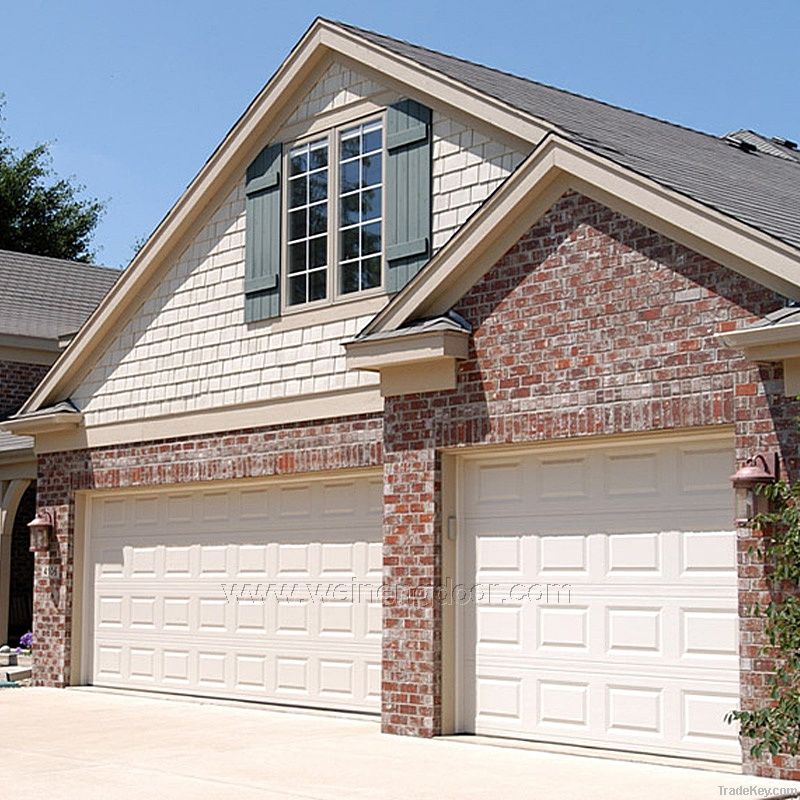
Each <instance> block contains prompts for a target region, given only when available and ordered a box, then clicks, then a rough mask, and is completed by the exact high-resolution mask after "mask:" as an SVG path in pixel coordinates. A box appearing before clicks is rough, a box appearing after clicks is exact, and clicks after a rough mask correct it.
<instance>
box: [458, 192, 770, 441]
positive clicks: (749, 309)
mask: <svg viewBox="0 0 800 800" xmlns="http://www.w3.org/2000/svg"><path fill="white" fill-rule="evenodd" d="M782 305H783V298H782V297H781V296H780V295H778V294H776V293H774V292H772V291H770V290H769V289H767V288H765V287H763V286H760V285H759V284H757V283H755V282H754V281H753V280H751V279H750V278H747V277H746V276H743V275H741V274H739V273H737V272H735V271H733V270H731V269H729V268H727V267H725V266H723V265H720V264H717V263H715V262H714V261H712V260H710V259H709V258H707V257H705V256H703V255H701V254H698V253H696V252H693V251H691V250H689V249H688V248H686V247H685V246H683V245H681V244H679V243H677V242H674V241H671V240H670V239H668V238H667V237H665V236H663V235H661V234H658V233H657V232H655V231H653V230H651V229H649V228H647V227H645V226H644V225H642V224H641V223H639V222H637V221H635V220H632V219H630V218H629V217H626V216H624V215H622V214H620V213H619V212H616V211H613V210H612V209H610V208H608V207H606V206H604V205H602V204H600V203H598V202H596V201H594V200H592V199H590V198H588V197H585V196H583V195H580V194H578V193H575V192H568V193H566V194H565V195H564V196H562V197H561V198H560V199H558V200H557V201H556V203H555V204H554V205H553V206H552V207H551V208H550V209H548V211H547V212H546V213H545V214H544V215H543V216H542V217H541V219H540V220H539V221H538V222H536V223H535V224H534V225H533V226H532V227H531V228H530V229H529V230H527V231H526V232H525V233H524V234H523V236H522V237H521V238H520V239H519V240H518V241H517V242H516V243H515V244H514V245H513V246H512V247H511V249H510V250H509V251H508V252H507V253H506V254H505V255H504V256H502V257H501V258H500V259H499V260H498V261H497V262H496V263H495V264H494V265H493V266H492V267H491V268H490V269H489V270H488V271H487V272H486V274H485V275H484V276H483V277H482V278H481V279H480V280H479V281H477V282H476V283H475V284H474V285H473V286H472V287H471V288H470V289H469V290H468V291H467V292H466V293H465V294H464V296H463V297H462V298H461V299H460V300H459V302H458V303H457V304H456V306H455V311H456V312H457V313H459V314H460V315H462V316H463V317H464V318H465V319H466V320H467V321H468V322H469V323H470V325H471V326H472V341H471V346H470V353H469V356H468V357H467V359H466V360H464V361H463V362H462V363H461V366H460V369H459V376H458V387H457V391H456V392H455V393H451V395H449V396H448V400H447V403H446V404H445V406H444V407H443V409H442V413H443V414H445V415H448V419H451V417H450V416H449V415H450V414H451V409H450V407H449V406H453V407H463V405H464V404H465V403H478V404H479V405H481V406H484V404H485V407H484V408H481V409H479V410H478V411H477V412H474V413H475V414H476V415H477V416H481V415H482V414H485V413H487V412H486V408H488V414H489V415H490V416H493V415H500V416H502V415H507V414H515V413H524V412H525V411H526V410H534V409H535V410H536V412H537V413H541V414H542V415H546V414H547V413H552V414H556V413H560V412H562V411H566V410H567V409H574V410H575V411H577V412H580V410H583V412H584V413H585V412H586V409H590V408H591V407H593V406H596V405H598V404H602V405H603V410H602V412H601V413H602V414H612V415H615V416H619V415H622V416H625V415H628V414H630V413H631V412H630V409H631V406H632V404H635V403H642V404H643V405H644V404H646V403H651V402H653V403H656V404H658V403H659V402H661V401H663V403H664V406H663V415H664V416H663V418H661V419H659V420H642V421H641V427H650V426H654V427H672V425H673V424H675V421H674V420H672V419H671V418H670V404H669V400H670V396H671V395H670V393H669V392H667V393H666V394H663V393H662V391H663V390H662V387H663V386H664V385H667V384H672V385H673V386H674V387H675V390H674V391H675V392H676V393H678V392H677V389H678V387H680V392H682V393H683V394H692V393H695V394H696V395H697V397H696V399H697V405H698V408H699V407H708V406H709V405H711V404H713V403H715V402H719V400H718V398H717V396H716V394H715V393H718V395H719V396H720V397H721V396H722V395H724V394H727V395H730V393H731V392H732V387H733V376H732V372H733V370H735V369H736V368H737V366H736V363H737V362H736V360H737V359H741V356H740V355H739V354H734V353H732V351H731V350H730V348H728V347H727V346H726V345H725V344H724V343H723V342H721V341H720V340H719V339H718V338H717V337H716V335H715V334H717V333H718V332H719V331H720V330H723V329H725V328H726V327H731V326H735V325H736V324H740V323H743V322H746V321H750V320H755V319H760V318H761V317H762V316H764V315H765V314H767V313H769V312H770V311H773V310H774V309H776V308H780V307H781V306H782ZM726 413H728V414H729V415H730V413H731V412H730V409H728V412H726ZM467 416H469V415H467ZM594 424H600V421H599V420H596V421H595V422H593V421H592V419H591V418H589V417H588V416H587V417H585V419H584V425H585V426H586V427H585V428H584V429H583V430H582V431H581V432H582V433H589V432H592V430H593V426H594ZM692 424H703V423H702V420H700V418H699V417H698V419H697V420H696V421H695V422H694V423H692ZM626 425H629V426H630V425H633V426H634V427H638V426H637V425H636V422H635V420H634V421H632V420H628V421H627V422H626ZM574 434H575V431H570V432H559V431H548V432H546V433H542V436H543V437H544V438H550V437H552V436H557V435H574Z"/></svg>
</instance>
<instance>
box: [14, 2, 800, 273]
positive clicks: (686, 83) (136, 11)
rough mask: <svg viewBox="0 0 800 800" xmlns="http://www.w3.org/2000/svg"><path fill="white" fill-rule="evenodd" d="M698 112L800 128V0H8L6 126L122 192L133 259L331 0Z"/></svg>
mask: <svg viewBox="0 0 800 800" xmlns="http://www.w3.org/2000/svg"><path fill="white" fill-rule="evenodd" d="M318 14H319V15H322V16H326V17H330V18H333V19H342V20H344V21H347V22H351V23H353V24H356V25H360V26H362V27H367V28H372V29H373V30H378V31H381V32H383V33H387V34H389V35H392V36H395V37H398V38H402V39H408V40H410V41H413V42H416V43H419V44H423V45H426V46H429V47H432V48H434V49H438V50H443V51H444V52H449V53H453V54H456V55H460V56H463V57H465V58H469V59H472V60H474V61H479V62H482V63H485V64H489V65H491V66H495V67H498V68H500V69H504V70H508V71H510V72H515V73H517V74H520V75H524V76H527V77H530V78H534V79H536V80H540V81H543V82H545V83H550V84H554V85H556V86H560V87H563V88H566V89H570V90H572V91H576V92H580V93H582V94H586V95H590V96H592V97H596V98H599V99H602V100H606V101H608V102H610V103H615V104H617V105H621V106H625V107H629V108H634V109H636V110H638V111H642V112H645V113H648V114H652V115H654V116H658V117H662V118H665V119H669V120H672V121H674V122H678V123H682V124H684V125H689V126H691V127H695V128H699V129H702V130H706V131H710V132H713V133H725V132H727V131H729V130H732V129H735V128H739V127H748V128H754V129H756V130H759V131H762V132H764V133H766V134H768V135H773V136H786V137H788V138H792V139H797V138H798V137H800V102H798V101H799V100H800V96H799V95H798V86H800V81H799V80H798V58H797V46H798V45H797V43H798V41H799V40H800V4H799V3H797V2H796V0H792V1H791V2H787V1H785V0H775V1H774V2H771V3H769V4H768V5H764V6H762V5H761V4H758V3H753V2H741V0H729V2H718V0H695V1H694V2H683V0H681V1H680V2H659V3H656V2H648V0H638V2H622V1H621V0H602V2H601V1H600V0H592V2H585V1H582V2H569V0H560V2H552V0H549V2H540V0H529V2H509V1H507V0H493V2H490V3H488V4H485V3H474V2H472V3H470V2H464V0H460V1H457V0H428V1H427V2H419V1H418V0H401V2H397V3H387V2H377V0H372V2H362V0H349V1H348V2H333V1H332V0H319V2H313V3H312V2H304V0H295V2H291V3H285V2H277V1H275V0H273V1H272V2H266V0H260V1H259V0H227V2H226V0H215V1H214V2H212V0H191V1H190V0H128V2H122V0H103V1H102V2H101V1H100V0H70V2H66V0H16V2H12V0H5V2H3V4H2V18H1V19H2V22H1V23H0V24H1V25H2V30H3V37H2V38H3V44H2V47H1V48H0V92H2V93H3V94H5V100H6V107H5V110H4V115H5V118H6V120H5V122H4V124H3V128H4V130H5V132H6V134H7V135H8V136H9V138H10V140H11V144H13V145H14V146H16V147H19V148H28V147H31V146H32V145H34V144H35V143H37V142H41V141H49V142H52V143H53V147H52V153H53V157H54V167H55V169H56V171H57V172H58V173H60V174H62V175H75V176H76V177H77V178H78V180H79V181H80V182H81V183H83V184H85V185H86V187H87V193H88V194H90V195H93V196H96V197H99V198H101V199H103V200H107V201H108V211H107V213H106V215H105V218H104V219H103V221H102V223H101V224H100V226H99V227H98V230H97V233H96V235H95V241H94V247H95V250H96V251H97V260H98V261H99V262H100V263H105V264H109V265H114V266H122V265H125V264H126V263H127V262H128V261H129V260H130V258H131V256H132V254H133V244H134V242H135V241H136V240H137V239H138V238H140V237H142V236H145V235H147V234H149V233H150V232H151V231H152V230H153V228H154V227H155V226H156V225H157V224H158V222H159V220H160V219H161V218H162V217H163V215H164V214H165V213H166V211H167V210H168V209H169V208H170V206H171V205H172V203H173V202H174V201H175V200H176V199H177V197H178V196H179V195H180V193H181V192H182V191H183V189H184V188H185V187H186V185H187V184H188V183H189V181H190V180H191V178H192V177H193V176H194V174H195V173H196V172H197V170H198V169H199V168H200V167H201V166H202V164H203V162H204V161H205V159H206V158H207V157H208V155H209V154H210V153H211V151H212V150H213V149H214V148H215V147H216V145H217V144H218V143H219V141H220V140H221V139H222V137H223V136H224V135H225V133H226V132H227V131H228V130H229V129H230V127H231V125H232V124H233V123H234V122H235V120H236V119H237V118H238V116H239V115H240V114H241V112H242V111H243V110H244V108H245V107H246V106H247V104H248V103H249V101H250V100H251V99H252V97H253V96H254V95H255V94H256V93H257V92H258V90H259V89H260V88H261V87H262V86H263V84H264V83H265V82H266V80H267V79H268V78H269V76H270V75H271V74H272V72H273V71H274V70H275V69H276V67H277V66H278V65H279V64H280V62H281V61H282V60H283V58H284V57H285V55H286V54H287V53H288V51H289V50H290V49H291V47H292V46H293V45H294V44H295V42H296V41H297V39H299V37H300V36H301V35H302V33H303V32H304V30H305V29H306V27H307V26H308V25H309V23H310V22H311V20H312V19H313V18H314V17H315V16H316V15H318Z"/></svg>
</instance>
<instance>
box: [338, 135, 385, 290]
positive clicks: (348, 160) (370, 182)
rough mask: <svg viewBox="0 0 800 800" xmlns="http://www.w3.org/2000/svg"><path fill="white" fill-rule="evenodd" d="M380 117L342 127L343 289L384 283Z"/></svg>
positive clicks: (340, 175)
mask: <svg viewBox="0 0 800 800" xmlns="http://www.w3.org/2000/svg"><path fill="white" fill-rule="evenodd" d="M382 185H383V143H382V125H381V123H380V121H378V122H371V123H368V124H366V125H359V126H357V127H355V128H349V129H348V130H345V131H342V133H341V134H340V139H339V254H338V255H339V280H340V286H339V290H340V291H341V293H342V294H349V293H350V292H358V291H362V290H364V289H373V288H375V287H376V286H380V285H381V207H382V205H381V188H382Z"/></svg>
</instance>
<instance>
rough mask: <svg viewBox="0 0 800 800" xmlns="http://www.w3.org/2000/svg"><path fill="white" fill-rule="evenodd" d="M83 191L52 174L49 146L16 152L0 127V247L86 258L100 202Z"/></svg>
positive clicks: (99, 210)
mask: <svg viewBox="0 0 800 800" xmlns="http://www.w3.org/2000/svg"><path fill="white" fill-rule="evenodd" d="M1 108H2V96H0V109H1ZM2 122H3V119H2V117H1V116H0V124H1V123H2ZM83 190H84V187H83V186H81V185H79V184H77V183H75V182H74V179H73V178H58V177H56V176H55V175H54V173H53V168H52V158H51V156H50V149H49V145H47V144H38V145H36V146H35V147H34V148H33V149H32V150H29V151H27V152H22V153H18V152H17V151H16V150H14V149H13V148H12V147H10V146H9V144H8V143H7V139H6V137H5V135H4V134H3V132H2V130H1V129H0V249H4V250H15V251H17V252H21V253H32V254H34V255H40V256H52V257H54V258H66V259H71V260H74V261H91V260H92V258H93V256H94V254H93V253H92V251H91V249H90V247H89V245H90V239H91V235H92V232H93V231H94V229H95V227H96V226H97V223H98V222H99V221H100V217H101V215H102V213H103V210H104V208H105V206H104V204H103V203H101V202H100V201H99V200H97V199H84V198H82V197H81V196H80V195H81V193H82V192H83Z"/></svg>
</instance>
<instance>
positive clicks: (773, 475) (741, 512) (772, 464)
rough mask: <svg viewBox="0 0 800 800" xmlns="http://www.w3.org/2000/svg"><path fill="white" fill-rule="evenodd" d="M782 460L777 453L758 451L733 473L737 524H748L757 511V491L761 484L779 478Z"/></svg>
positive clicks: (732, 480)
mask: <svg viewBox="0 0 800 800" xmlns="http://www.w3.org/2000/svg"><path fill="white" fill-rule="evenodd" d="M779 470H780V460H779V458H778V454H777V453H757V454H756V455H754V456H752V457H751V458H748V459H747V461H745V462H744V464H742V466H741V467H739V469H737V470H736V472H734V473H733V475H731V483H732V484H733V488H734V490H735V491H736V524H737V525H739V526H745V525H747V524H748V523H749V522H750V521H751V520H752V518H753V517H754V516H755V513H756V492H757V489H758V487H759V486H763V485H765V484H768V483H775V481H777V480H778V472H779Z"/></svg>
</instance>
